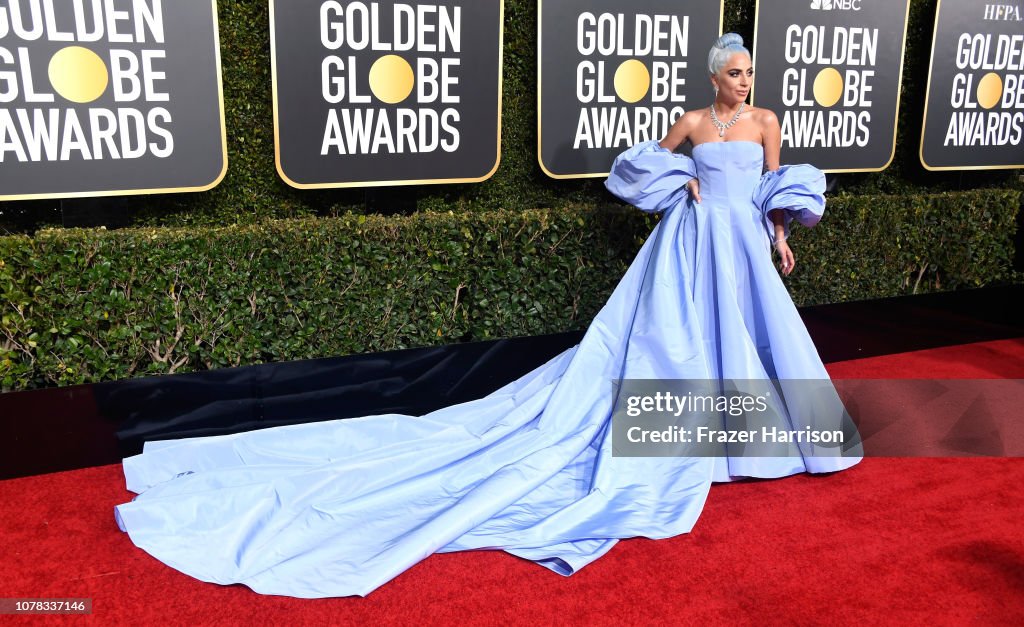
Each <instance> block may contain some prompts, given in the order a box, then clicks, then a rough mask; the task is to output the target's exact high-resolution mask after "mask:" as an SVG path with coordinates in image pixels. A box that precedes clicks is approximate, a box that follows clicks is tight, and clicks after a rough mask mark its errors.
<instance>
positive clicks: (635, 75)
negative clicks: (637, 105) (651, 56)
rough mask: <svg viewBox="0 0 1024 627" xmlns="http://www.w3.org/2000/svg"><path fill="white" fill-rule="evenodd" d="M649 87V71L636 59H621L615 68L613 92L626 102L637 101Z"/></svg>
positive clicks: (645, 93) (644, 94)
mask: <svg viewBox="0 0 1024 627" xmlns="http://www.w3.org/2000/svg"><path fill="white" fill-rule="evenodd" d="M650 87H651V73H650V72H648V71H647V66H646V65H644V64H643V62H642V61H638V60H637V59H627V60H625V61H623V62H622V63H621V64H620V65H619V67H618V69H616V70H615V94H616V95H617V96H618V97H619V98H620V99H622V100H624V101H626V102H628V103H634V102H639V101H640V99H641V98H643V97H644V96H646V95H647V90H648V89H650Z"/></svg>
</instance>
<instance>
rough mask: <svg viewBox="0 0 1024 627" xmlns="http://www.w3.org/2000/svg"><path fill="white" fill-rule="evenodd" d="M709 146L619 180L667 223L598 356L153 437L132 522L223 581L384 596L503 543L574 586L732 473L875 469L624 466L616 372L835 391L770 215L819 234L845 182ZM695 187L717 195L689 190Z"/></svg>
mask: <svg viewBox="0 0 1024 627" xmlns="http://www.w3.org/2000/svg"><path fill="white" fill-rule="evenodd" d="M693 155H694V158H693V159H690V158H688V157H685V156H683V155H679V154H676V153H673V152H671V151H668V150H665V149H664V148H661V147H660V146H659V145H658V144H657V142H653V141H652V142H643V143H640V144H637V145H636V146H633V147H632V148H630V149H628V150H627V151H625V152H624V153H622V154H621V155H620V156H619V157H618V158H617V159H616V161H615V164H614V166H613V168H612V172H611V175H610V176H609V178H608V181H607V182H606V185H607V186H608V188H609V189H610V190H611V191H612V192H614V193H615V194H617V195H619V196H620V197H621V198H623V199H624V200H626V201H627V202H630V203H632V204H634V205H636V206H637V207H639V208H640V209H642V210H645V211H663V212H664V213H663V216H662V218H661V220H660V221H659V223H658V225H657V226H656V227H655V229H654V230H653V232H652V233H651V235H650V237H649V238H648V239H647V241H646V243H645V244H644V245H643V247H642V248H641V250H640V252H639V253H638V255H637V257H636V259H635V261H634V262H633V263H632V265H631V266H630V268H629V269H628V271H627V272H626V274H625V275H624V276H623V278H622V280H621V282H620V283H619V284H618V286H617V287H616V289H615V290H614V292H613V294H612V295H611V297H610V298H609V300H608V302H607V303H606V304H605V305H604V307H603V308H602V309H601V311H600V312H599V313H598V314H597V316H596V317H595V319H594V320H593V322H592V323H591V325H590V327H589V328H588V330H587V332H586V334H585V336H584V337H583V339H582V341H581V342H580V343H579V344H578V345H577V346H575V347H572V348H570V349H568V350H566V351H565V352H563V353H561V354H560V355H558V356H556V357H554V358H553V359H551V360H549V361H548V362H547V363H545V364H543V365H542V366H540V367H538V368H537V369H535V370H533V371H532V372H530V373H528V374H526V375H525V376H523V377H521V378H520V379H518V380H516V381H514V382H512V383H509V384H508V385H505V386H504V387H502V388H500V389H498V390H497V391H495V392H493V393H491V394H489V395H487V396H485V397H483V398H481V399H478V400H475V401H471V402H467V403H462V404H459V405H453V406H450V407H446V408H443V409H440V410H437V411H434V412H431V413H429V414H426V415H424V416H420V417H411V416H405V415H395V414H387V415H376V416H367V417H362V418H353V419H345V420H334V421H327V422H316V423H309V424H300V425H293V426H285V427H277V428H271V429H264V430H258V431H251V432H247V433H240V434H235V435H227V436H214V437H205V438H193V439H185V440H175V441H165V442H151V443H147V444H146V446H145V448H144V451H143V453H142V454H140V455H137V456H134V457H130V458H127V459H125V460H124V473H125V477H126V480H127V486H128V489H129V490H131V491H133V492H136V493H138V496H136V497H135V499H134V500H132V501H131V502H129V503H125V504H123V505H119V506H117V507H116V508H115V518H116V520H117V523H118V525H119V526H120V528H121V529H122V530H125V531H127V532H128V534H129V536H130V537H131V540H132V541H133V542H134V543H135V544H136V545H137V546H139V547H141V548H142V549H144V550H145V551H147V552H149V553H150V554H152V555H153V556H154V557H156V558H157V559H159V560H161V561H163V562H165V563H166V564H168V565H170V566H172V567H174V568H176V569H178V570H180V571H182V572H184V573H187V574H189V575H191V576H193V577H195V578H198V579H201V580H203V581H208V582H215V583H220V584H230V583H242V584H245V585H247V586H249V587H250V588H252V589H253V590H255V591H257V592H260V593H265V594H279V595H289V596H295V597H326V596H347V595H362V596H365V595H366V594H368V593H369V592H371V591H372V590H374V589H376V588H377V587H379V586H380V585H382V584H383V583H385V582H387V581H388V580H390V579H392V578H393V577H395V576H396V575H398V574H399V573H401V572H402V571H404V570H406V569H407V568H409V567H410V566H412V565H413V564H415V563H417V562H418V561H420V560H422V559H423V558H425V557H427V556H428V555H430V554H432V553H435V552H449V551H461V550H469V549H502V550H505V551H507V552H509V553H511V554H513V555H517V556H520V557H522V558H525V559H529V560H533V561H535V562H536V563H538V564H540V565H542V566H544V567H546V568H549V569H551V570H553V571H555V572H557V573H560V574H562V575H571V574H572V573H574V572H575V571H577V570H579V569H580V568H582V567H583V566H585V565H586V564H589V563H590V562H592V561H594V560H596V559H597V558H599V557H600V556H601V555H603V554H604V553H606V552H607V551H608V550H609V549H611V548H612V546H613V545H614V544H615V543H616V542H617V541H618V539H620V538H629V537H636V536H644V537H648V538H667V537H670V536H674V535H677V534H681V533H685V532H688V531H689V530H690V529H691V528H692V527H693V525H694V523H695V521H696V519H697V517H698V515H699V514H700V512H701V509H702V508H703V505H704V502H705V498H706V496H707V494H708V489H709V487H710V484H711V483H712V482H713V481H728V480H730V479H732V478H734V477H739V476H750V477H779V476H784V475H790V474H793V473H798V472H804V471H809V472H829V471H835V470H839V469H842V468H845V467H848V466H850V465H853V464H854V463H856V462H857V461H859V457H852V456H822V457H818V456H801V455H795V456H791V457H759V458H745V457H622V456H613V455H612V449H611V439H612V438H611V437H610V434H611V429H610V423H611V419H610V415H611V412H612V406H613V401H614V400H615V399H614V393H613V385H612V382H613V381H614V380H617V379H714V378H719V379H720V378H722V377H733V378H738V379H767V378H771V379H828V374H827V372H826V371H825V369H824V367H823V365H822V363H821V360H820V358H819V356H818V354H817V351H816V350H815V348H814V345H813V344H812V342H811V339H810V337H809V336H808V334H807V331H806V329H805V327H804V325H803V323H802V322H801V320H800V318H799V316H798V314H797V311H796V308H795V307H794V305H793V303H792V300H791V299H790V296H789V294H788V292H787V291H786V289H785V286H784V285H783V283H782V281H781V279H780V277H779V276H778V273H777V272H776V270H775V269H774V267H773V264H772V262H771V258H770V252H769V251H770V247H769V237H770V236H769V233H768V230H767V224H769V223H770V220H768V219H767V216H766V211H767V209H770V208H775V207H784V208H785V209H786V218H787V224H788V221H789V220H790V219H796V220H798V221H800V222H802V223H804V224H807V225H813V224H814V222H816V221H817V219H818V218H819V217H820V216H821V215H822V212H823V211H824V197H823V195H822V194H823V191H824V177H823V175H822V174H821V172H820V171H819V170H817V169H815V168H813V167H812V166H809V165H799V166H783V167H782V168H781V169H780V170H778V171H775V172H767V173H764V174H763V175H762V169H763V149H762V147H761V146H760V144H757V143H754V142H743V141H731V142H716V143H708V144H702V145H700V146H698V147H696V149H695V150H694V151H693ZM693 176H697V177H698V178H699V180H700V184H701V195H702V202H701V203H695V202H693V201H692V200H690V199H689V197H688V195H687V193H686V191H685V187H684V184H685V183H686V181H687V180H689V179H690V178H692V177H693ZM766 221H767V222H766ZM787 420H789V421H790V423H791V424H793V425H795V426H798V425H796V423H798V422H799V419H798V417H794V416H788V417H787ZM836 420H837V421H838V418H837V419H836Z"/></svg>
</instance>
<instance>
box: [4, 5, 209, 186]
mask: <svg viewBox="0 0 1024 627" xmlns="http://www.w3.org/2000/svg"><path fill="white" fill-rule="evenodd" d="M226 171H227V139H226V132H225V128H224V102H223V96H222V92H221V70H220V44H219V41H218V34H217V6H216V2H215V1H214V0H180V1H179V0H175V1H171V0H165V1H161V0H104V1H102V2H100V1H99V0H88V1H87V0H60V1H54V0H45V1H40V0H0V200H16V199H26V198H41V197H58V198H61V197H79V196H110V195H120V194H150V193H157V192H185V191H201V190H205V189H210V188H211V187H213V186H215V185H216V184H217V183H219V182H220V180H221V179H222V178H223V177H224V173H225V172H226Z"/></svg>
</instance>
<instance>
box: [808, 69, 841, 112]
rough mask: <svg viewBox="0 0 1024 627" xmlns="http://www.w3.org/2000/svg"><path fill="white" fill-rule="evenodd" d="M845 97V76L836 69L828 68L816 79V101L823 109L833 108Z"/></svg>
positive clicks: (819, 73)
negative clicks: (841, 97)
mask: <svg viewBox="0 0 1024 627" xmlns="http://www.w3.org/2000/svg"><path fill="white" fill-rule="evenodd" d="M842 95H843V76H842V75H841V74H840V73H839V70H837V69H835V68H834V67H827V68H825V69H823V70H822V71H820V72H818V75H817V76H815V77H814V100H815V101H816V102H817V103H818V104H819V105H820V106H822V107H831V106H832V105H834V104H835V103H837V102H839V98H840V96H842Z"/></svg>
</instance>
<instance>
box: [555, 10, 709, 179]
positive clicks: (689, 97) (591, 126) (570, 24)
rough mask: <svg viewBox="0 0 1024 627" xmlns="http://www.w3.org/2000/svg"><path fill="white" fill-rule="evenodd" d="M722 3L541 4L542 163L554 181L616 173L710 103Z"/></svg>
mask: <svg viewBox="0 0 1024 627" xmlns="http://www.w3.org/2000/svg"><path fill="white" fill-rule="evenodd" d="M722 10H723V3H722V2H712V1H708V0H634V1H633V2H623V1H622V0H541V2H540V3H539V6H538V20H539V22H540V29H539V31H540V42H539V45H538V55H539V59H538V62H537V73H538V83H539V94H538V106H537V109H538V118H537V135H538V160H539V162H540V167H541V169H542V170H543V171H544V172H545V173H546V174H547V175H548V176H551V177H553V178H584V177H598V176H607V174H608V168H609V167H610V166H611V164H612V161H613V160H614V159H615V156H616V155H617V154H619V153H620V152H622V151H623V150H625V149H626V148H628V147H629V146H632V145H633V144H635V143H637V142H639V141H645V140H651V139H661V138H662V137H664V136H665V134H666V133H667V132H668V129H669V127H671V126H672V124H673V123H674V122H675V121H676V120H677V119H678V118H679V117H680V116H681V115H682V114H683V113H684V112H685V111H687V110H689V109H692V108H695V107H702V106H706V105H708V104H710V103H711V101H712V99H713V97H714V91H713V89H712V86H711V83H710V81H709V79H708V70H707V55H708V51H709V50H710V49H711V46H712V44H714V43H715V40H716V39H718V37H719V35H720V34H721V28H722Z"/></svg>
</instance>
